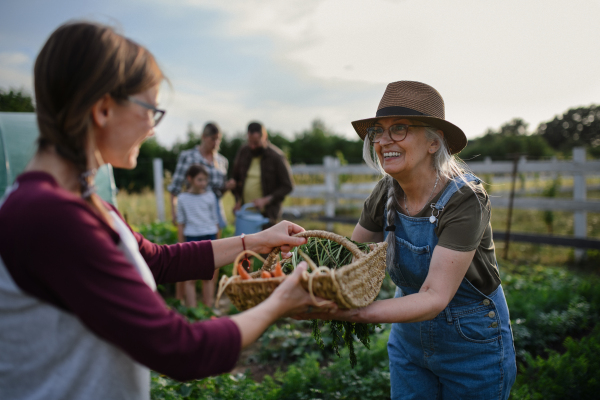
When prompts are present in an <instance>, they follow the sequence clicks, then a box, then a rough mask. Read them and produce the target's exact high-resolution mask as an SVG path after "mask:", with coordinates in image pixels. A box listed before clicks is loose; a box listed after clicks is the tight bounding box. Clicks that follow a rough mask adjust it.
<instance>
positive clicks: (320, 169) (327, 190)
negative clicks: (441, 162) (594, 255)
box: [284, 148, 600, 258]
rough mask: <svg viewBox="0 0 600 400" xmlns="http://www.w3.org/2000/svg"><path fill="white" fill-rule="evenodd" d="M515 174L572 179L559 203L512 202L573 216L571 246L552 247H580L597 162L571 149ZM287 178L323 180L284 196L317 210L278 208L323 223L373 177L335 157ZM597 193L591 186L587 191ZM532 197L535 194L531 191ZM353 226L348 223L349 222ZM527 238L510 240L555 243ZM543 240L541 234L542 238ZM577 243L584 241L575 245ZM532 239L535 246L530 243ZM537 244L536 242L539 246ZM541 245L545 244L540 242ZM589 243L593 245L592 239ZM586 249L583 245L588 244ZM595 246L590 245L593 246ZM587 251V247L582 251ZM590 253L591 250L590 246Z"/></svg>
mask: <svg viewBox="0 0 600 400" xmlns="http://www.w3.org/2000/svg"><path fill="white" fill-rule="evenodd" d="M467 165H468V166H469V168H470V169H471V170H472V171H473V172H474V173H475V174H477V175H478V176H482V177H485V176H486V175H487V176H490V175H491V176H493V177H494V178H493V179H494V182H496V179H498V181H502V180H504V181H506V178H503V177H502V176H503V175H504V176H506V175H509V174H512V172H513V165H514V163H513V162H511V161H492V160H491V159H489V158H486V160H485V161H481V162H469V163H467ZM517 170H518V173H519V174H523V175H532V174H536V175H538V176H539V177H542V178H546V179H553V178H554V177H556V176H557V175H561V176H572V177H573V186H572V188H566V187H561V190H560V191H561V192H565V191H567V190H569V191H572V192H573V198H572V199H564V198H559V199H556V198H549V197H522V195H523V194H528V195H529V194H531V193H529V192H528V191H527V190H519V191H516V192H515V194H516V196H517V197H515V198H514V202H513V208H516V209H529V210H541V211H567V212H573V213H574V216H575V218H574V238H572V239H573V240H571V241H565V240H566V239H564V238H558V237H555V239H556V240H558V242H561V240H562V242H561V243H567V242H568V243H569V244H565V245H569V246H577V243H579V244H580V245H583V244H584V243H587V242H585V240H587V239H585V238H586V236H587V213H588V212H594V213H600V201H595V200H589V199H587V190H588V188H587V187H586V177H588V176H600V161H586V159H585V150H584V149H583V148H575V149H573V159H572V160H557V159H552V160H549V161H548V160H544V161H528V160H527V159H526V158H525V157H521V158H520V159H519V161H518V164H517ZM292 173H293V174H294V175H319V176H322V177H324V184H316V185H298V186H296V188H295V189H294V191H293V192H292V194H291V195H290V196H291V197H292V198H306V199H322V200H324V204H322V205H310V206H292V207H286V208H284V212H287V213H289V214H291V215H300V214H303V213H322V214H323V215H322V217H321V219H322V220H326V221H328V222H330V223H331V222H333V221H334V220H335V221H339V220H340V219H339V218H337V217H336V209H340V208H347V207H349V206H352V205H351V204H349V203H352V201H355V202H357V201H364V200H365V199H366V198H367V197H368V195H369V194H370V192H371V191H372V190H373V188H374V187H375V185H376V180H378V179H377V177H378V176H379V173H378V172H377V171H374V170H373V169H371V168H369V167H367V166H366V165H340V162H339V160H338V159H337V158H333V157H325V158H324V160H323V164H322V165H293V166H292ZM341 175H363V176H364V175H367V176H373V182H368V183H344V184H341V183H340V176H341ZM592 188H594V189H595V188H597V185H594V186H593V187H590V188H589V189H592ZM534 192H537V193H540V192H541V190H539V189H537V190H534ZM490 198H491V203H492V206H493V207H497V208H505V207H509V201H510V200H509V193H508V192H507V191H504V192H497V191H494V192H493V193H492V194H491V195H490ZM355 222H356V221H354V223H355ZM533 236H536V237H537V239H535V238H533V239H532V235H527V234H517V233H515V234H512V238H513V239H514V240H518V241H532V243H542V242H543V243H546V242H548V243H549V244H556V241H553V240H554V239H552V240H551V239H548V238H547V237H546V238H542V239H540V237H539V236H540V235H533ZM546 236H547V235H546ZM575 239H582V240H584V241H577V240H575ZM535 240H537V241H535ZM540 240H541V241H542V242H540ZM544 240H545V242H544ZM592 242H594V241H593V240H592ZM588 244H589V243H588ZM594 246H595V244H594ZM584 247H585V248H590V247H589V246H587V245H586V246H584ZM593 248H595V247H593ZM581 256H582V253H581V251H579V250H576V257H577V258H579V257H581Z"/></svg>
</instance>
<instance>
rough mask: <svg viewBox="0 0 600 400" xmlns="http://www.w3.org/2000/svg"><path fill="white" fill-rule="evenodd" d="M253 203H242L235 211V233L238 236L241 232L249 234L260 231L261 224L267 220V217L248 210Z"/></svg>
mask: <svg viewBox="0 0 600 400" xmlns="http://www.w3.org/2000/svg"><path fill="white" fill-rule="evenodd" d="M253 207H254V204H253V203H246V204H244V205H243V206H242V207H241V208H240V209H239V210H238V211H236V213H235V235H236V236H239V235H241V234H242V233H245V234H246V235H249V234H251V233H256V232H260V231H262V226H263V225H264V224H266V223H267V222H269V218H266V217H263V215H262V214H261V213H259V212H256V211H249V210H248V208H253Z"/></svg>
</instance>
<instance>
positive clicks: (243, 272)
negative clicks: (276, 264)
mask: <svg viewBox="0 0 600 400" xmlns="http://www.w3.org/2000/svg"><path fill="white" fill-rule="evenodd" d="M237 269H238V274H240V276H241V277H242V280H246V279H252V277H251V276H250V274H249V273H248V272H246V270H245V269H244V267H243V266H242V263H239V264H238V266H237Z"/></svg>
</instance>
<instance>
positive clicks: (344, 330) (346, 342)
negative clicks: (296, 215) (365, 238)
mask: <svg viewBox="0 0 600 400" xmlns="http://www.w3.org/2000/svg"><path fill="white" fill-rule="evenodd" d="M351 241H352V240H351ZM352 243H354V244H356V245H357V246H358V248H359V249H360V250H362V251H363V252H369V251H370V247H369V243H358V242H354V241H352ZM302 253H304V255H305V256H308V257H309V258H310V259H311V260H313V261H314V262H315V263H316V264H317V265H318V266H319V267H321V266H325V267H327V268H330V269H338V268H341V267H343V266H344V265H348V264H350V263H351V262H352V257H353V255H352V253H351V252H350V250H348V249H346V248H345V247H344V246H342V245H341V244H339V243H337V242H335V241H333V240H328V239H323V238H317V237H310V238H308V240H307V242H306V244H303V245H302V246H299V247H297V248H295V249H293V250H292V257H290V258H289V259H288V260H286V261H284V263H285V264H287V266H286V268H285V269H284V271H287V270H289V265H290V264H291V265H293V266H294V268H295V267H296V265H297V264H298V263H299V262H300V261H301V260H302V256H301V254H302ZM325 325H327V326H328V327H329V334H330V336H331V338H332V340H331V349H332V350H333V352H334V353H335V354H337V355H338V356H340V351H339V347H340V345H342V347H343V346H346V347H347V348H348V350H349V356H350V365H351V366H352V367H353V368H354V366H355V365H356V363H357V358H356V352H355V351H354V342H355V338H356V339H358V340H359V341H360V342H361V343H362V344H363V345H364V346H365V347H366V348H367V349H368V348H369V347H370V338H369V335H370V334H371V333H372V332H374V331H375V329H377V328H381V326H380V325H379V324H361V323H353V322H347V321H319V320H312V336H313V338H314V339H315V341H316V342H317V343H318V344H319V347H320V348H321V349H324V348H325V342H324V341H323V335H322V333H321V328H322V327H323V326H325Z"/></svg>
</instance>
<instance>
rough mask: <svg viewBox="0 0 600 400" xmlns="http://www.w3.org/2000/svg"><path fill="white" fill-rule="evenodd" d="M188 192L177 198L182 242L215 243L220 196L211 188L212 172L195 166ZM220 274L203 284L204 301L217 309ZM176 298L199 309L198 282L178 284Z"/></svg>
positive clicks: (190, 175)
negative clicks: (209, 180) (208, 188)
mask: <svg viewBox="0 0 600 400" xmlns="http://www.w3.org/2000/svg"><path fill="white" fill-rule="evenodd" d="M185 177H186V180H187V186H188V190H187V191H186V192H182V193H180V194H179V196H178V198H177V224H178V236H179V241H180V242H191V241H199V240H215V239H216V238H217V232H218V231H219V217H218V206H217V202H218V200H217V196H216V195H215V194H214V192H213V191H212V190H207V187H208V171H206V169H205V168H204V167H203V166H202V165H199V164H192V165H191V166H190V167H189V168H188V170H187V172H186V175H185ZM216 279H217V274H214V275H213V278H212V280H210V281H202V302H203V303H204V304H205V305H207V306H208V307H212V306H213V302H214V294H215V284H216ZM176 297H177V298H178V299H180V300H183V303H184V304H185V305H186V306H187V307H196V306H197V301H196V281H186V282H178V283H177V284H176Z"/></svg>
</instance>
